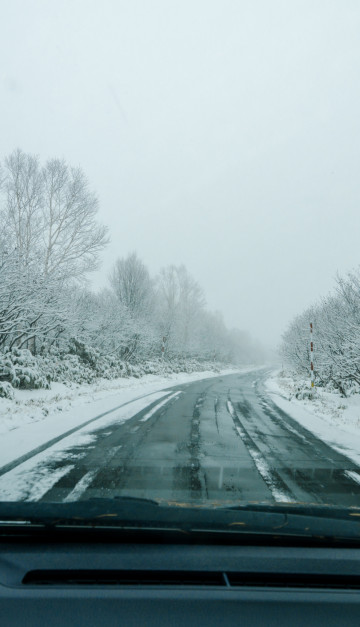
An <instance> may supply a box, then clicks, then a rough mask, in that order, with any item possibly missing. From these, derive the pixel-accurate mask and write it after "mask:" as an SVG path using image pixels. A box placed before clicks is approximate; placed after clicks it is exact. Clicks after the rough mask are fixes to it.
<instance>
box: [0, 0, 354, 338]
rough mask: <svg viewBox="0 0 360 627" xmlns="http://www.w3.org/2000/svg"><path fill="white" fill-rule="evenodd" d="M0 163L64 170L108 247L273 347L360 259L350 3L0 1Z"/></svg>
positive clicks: (110, 257) (107, 258)
mask: <svg viewBox="0 0 360 627" xmlns="http://www.w3.org/2000/svg"><path fill="white" fill-rule="evenodd" d="M0 9H1V37H0V146H1V151H0V158H1V159H3V157H4V156H5V155H7V154H8V153H9V152H11V151H12V150H14V149H15V148H17V147H20V148H22V149H23V150H24V151H25V152H30V153H35V154H38V155H39V157H40V158H41V160H42V161H45V160H46V159H47V158H48V157H52V156H55V157H63V158H65V159H66V160H67V161H68V162H69V163H70V164H72V165H80V166H81V167H82V168H83V169H84V171H85V173H86V175H87V176H88V178H89V179H90V181H91V184H92V187H93V189H94V190H95V191H96V192H97V194H98V196H99V199H100V212H99V220H101V221H102V222H103V223H105V224H107V225H109V227H110V234H111V243H110V245H109V246H108V248H107V250H106V252H105V253H104V255H103V264H102V270H101V272H99V273H97V274H96V275H95V276H94V285H95V286H96V287H100V286H101V285H102V284H105V282H106V277H107V275H108V272H109V270H110V267H111V265H112V263H113V262H114V260H115V258H116V257H118V256H125V255H127V254H128V253H129V252H131V251H133V250H136V251H137V252H138V254H139V256H140V258H141V259H142V260H143V261H144V262H145V263H146V264H147V265H148V267H149V269H150V271H151V273H152V274H155V273H156V272H157V271H158V270H159V269H160V267H162V266H164V265H167V264H169V263H175V264H180V263H184V264H185V265H186V266H187V268H188V270H189V271H190V273H191V274H192V275H193V276H194V277H195V278H196V279H197V280H198V281H199V282H200V284H201V285H202V286H203V287H204V290H205V293H206V298H207V303H208V306H209V307H210V308H211V309H218V310H221V311H222V312H223V314H224V318H225V321H226V323H227V324H228V325H230V326H237V327H239V328H241V329H245V330H248V331H250V333H251V334H252V335H253V336H254V337H255V338H259V339H260V340H262V341H265V342H267V343H269V344H276V343H278V341H279V339H280V335H281V333H282V331H283V330H285V327H286V325H287V323H288V322H289V321H290V320H291V318H292V317H293V316H294V315H295V314H297V313H301V312H302V311H303V309H304V308H305V307H307V306H308V305H310V304H312V303H313V302H314V301H316V300H317V299H318V298H319V297H321V296H323V295H326V293H327V292H328V291H329V289H331V288H332V286H333V283H334V277H335V275H336V273H337V272H338V271H339V272H340V273H344V272H346V271H348V270H351V269H353V268H354V267H357V266H358V264H359V262H360V246H359V239H360V238H359V235H360V179H359V153H360V141H359V139H360V115H359V111H360V38H359V32H360V3H359V2H358V0H353V1H351V0H339V1H337V2H333V1H331V0H323V1H320V0H309V1H306V0H300V1H294V2H292V1H291V0H284V1H280V0H271V1H270V0H264V1H260V0H249V1H242V0H233V1H232V0H190V1H189V0H155V1H153V0H126V1H120V0H101V1H100V0H99V1H98V2H97V1H95V0H93V1H91V0H71V1H68V0H61V1H60V0H59V1H58V2H55V1H54V2H53V1H51V0H43V1H40V0H22V1H18V0H11V2H10V1H5V0H0Z"/></svg>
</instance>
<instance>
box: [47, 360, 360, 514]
mask: <svg viewBox="0 0 360 627" xmlns="http://www.w3.org/2000/svg"><path fill="white" fill-rule="evenodd" d="M266 376H268V373H266V372H264V371H255V372H251V373H248V374H237V375H227V376H221V377H217V378H214V379H207V380H204V381H197V382H195V383H190V384H185V385H180V386H178V387H174V388H173V389H172V390H170V391H169V392H168V395H167V396H166V397H165V398H164V399H162V400H160V401H159V400H157V401H156V402H154V403H152V405H149V406H148V407H147V408H146V409H145V410H143V411H141V412H140V413H138V414H136V415H135V416H133V417H132V418H131V419H129V420H127V421H126V422H124V423H122V424H116V422H114V424H112V425H110V426H109V425H108V426H106V427H103V428H101V429H97V428H96V421H95V422H94V430H93V433H92V435H93V436H94V437H93V440H92V441H91V442H90V443H87V444H86V443H85V444H83V445H79V446H74V448H73V449H70V450H69V449H67V450H66V455H65V456H64V458H63V459H60V460H59V459H58V457H56V458H55V459H54V460H53V461H48V462H47V470H48V472H49V473H51V474H53V473H55V474H56V473H59V476H60V478H59V480H58V481H57V482H56V483H55V485H53V487H52V488H51V489H49V490H48V491H47V492H46V493H45V494H44V495H43V496H42V499H41V500H43V501H56V502H59V501H72V500H78V499H88V498H92V497H111V498H112V497H114V496H122V495H131V496H137V497H146V498H156V499H164V500H170V501H177V502H179V501H180V502H184V501H186V502H191V503H195V502H204V503H206V502H207V501H219V502H223V501H234V502H235V503H239V502H245V501H246V502H248V501H266V502H272V503H274V502H290V501H297V502H307V503H309V502H311V503H328V504H337V505H339V504H341V505H344V506H351V505H356V504H358V503H359V496H360V485H359V483H358V481H360V475H358V474H357V473H358V472H359V470H360V469H359V468H358V467H357V466H356V465H355V464H354V463H353V462H351V461H350V460H349V459H348V458H346V457H345V456H343V455H341V454H339V453H338V452H336V451H335V450H333V449H332V448H331V447H329V446H328V445H326V444H324V443H323V442H322V441H320V440H319V439H317V438H316V437H315V436H314V435H312V434H311V433H310V432H309V431H307V430H306V429H304V428H303V427H301V426H300V425H299V424H298V423H297V422H295V421H294V420H293V419H291V418H290V417H289V416H287V415H286V414H284V413H283V412H282V411H281V410H280V409H279V408H277V407H276V405H274V403H273V402H272V401H271V399H270V398H269V397H268V396H267V394H266V392H265V389H264V379H265V378H266ZM69 459H72V460H75V463H74V462H73V465H72V467H71V469H70V470H69V471H68V472H66V474H64V475H63V476H61V474H62V472H61V470H62V467H64V468H66V467H69V466H68V465H69Z"/></svg>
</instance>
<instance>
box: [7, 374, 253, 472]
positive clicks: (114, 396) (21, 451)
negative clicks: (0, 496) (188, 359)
mask: <svg viewBox="0 0 360 627" xmlns="http://www.w3.org/2000/svg"><path fill="white" fill-rule="evenodd" d="M253 369H255V368H254V367H248V368H241V369H233V370H230V369H227V370H222V371H220V372H219V373H215V372H197V373H191V374H185V373H181V374H172V375H168V376H159V375H146V376H144V377H142V378H141V379H135V378H129V379H116V380H113V381H108V380H99V381H97V382H96V383H93V384H90V385H89V384H86V385H74V386H72V387H69V386H65V385H63V384H60V383H53V384H52V389H51V390H43V389H41V390H16V392H15V400H13V401H11V400H7V399H0V470H1V468H4V466H6V465H8V464H9V463H11V462H12V461H14V460H16V459H18V458H19V457H21V456H23V455H26V454H27V453H28V452H29V451H32V450H34V449H36V448H37V447H39V446H41V445H44V444H45V443H47V442H49V441H51V440H53V439H55V438H58V437H59V436H61V435H62V434H64V433H66V432H68V431H71V430H72V429H76V428H77V427H80V426H81V425H83V424H84V423H86V422H88V421H89V420H92V419H93V418H95V417H97V416H100V415H102V414H107V412H111V413H109V414H107V415H105V416H104V417H103V418H101V419H100V420H101V421H102V422H101V425H100V423H99V426H102V423H103V422H104V421H105V420H112V421H114V419H116V420H117V421H121V422H122V421H123V420H127V419H129V418H131V417H132V416H133V415H135V414H136V413H138V412H139V411H141V409H143V408H145V407H146V406H147V405H150V404H151V403H153V402H154V401H155V400H157V399H158V398H159V399H160V398H162V397H163V396H165V395H166V394H168V393H169V391H171V389H172V387H173V386H176V385H179V384H183V383H187V382H189V383H190V382H191V381H197V380H200V379H206V378H211V377H214V376H217V374H231V373H232V372H248V371H250V370H253ZM162 390H167V391H166V392H161V391H162ZM135 401H137V402H135ZM125 403H126V404H127V405H125V407H121V406H124V404H125ZM114 408H118V410H117V411H116V412H114V413H113V412H112V410H113V409H114ZM83 434H84V430H82V435H83ZM78 437H80V434H78ZM62 446H64V442H63V444H62Z"/></svg>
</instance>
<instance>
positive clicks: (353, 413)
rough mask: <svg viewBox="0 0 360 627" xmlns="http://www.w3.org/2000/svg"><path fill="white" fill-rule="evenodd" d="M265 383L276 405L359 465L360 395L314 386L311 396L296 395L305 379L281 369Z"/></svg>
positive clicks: (304, 384)
mask: <svg viewBox="0 0 360 627" xmlns="http://www.w3.org/2000/svg"><path fill="white" fill-rule="evenodd" d="M265 385H266V389H267V391H268V393H269V394H270V396H271V398H272V400H273V401H274V403H275V404H276V405H277V406H278V407H280V409H282V410H283V411H284V412H286V413H287V414H289V416H291V417H292V418H293V419H294V420H296V421H297V422H299V423H300V424H301V425H302V426H303V427H305V428H306V429H308V430H309V431H311V432H312V433H314V435H316V436H317V437H318V438H320V439H321V440H323V441H324V442H326V443H327V444H329V445H330V446H332V448H334V449H335V450H337V451H338V452H339V453H342V454H343V455H345V456H347V457H348V458H349V459H351V460H352V461H353V462H355V463H356V464H358V465H359V466H360V395H354V396H351V397H349V398H343V397H341V396H340V395H339V394H336V393H333V392H332V393H330V392H325V391H323V390H322V389H317V390H316V391H315V394H314V398H313V399H310V398H303V399H297V398H296V396H295V394H296V392H297V390H298V389H299V388H300V389H303V388H304V387H305V386H306V385H307V386H309V382H308V381H307V382H305V381H297V382H295V381H294V379H293V378H291V377H289V376H286V375H285V374H284V373H283V372H281V371H277V372H275V373H273V375H272V376H271V377H270V378H269V379H267V381H266V384H265Z"/></svg>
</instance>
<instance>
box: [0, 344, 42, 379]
mask: <svg viewBox="0 0 360 627" xmlns="http://www.w3.org/2000/svg"><path fill="white" fill-rule="evenodd" d="M0 381H4V382H8V383H10V384H11V385H12V387H17V388H27V389H34V388H48V387H50V379H49V378H48V377H46V375H45V373H44V372H43V371H42V369H41V367H40V364H39V361H38V360H37V358H36V357H34V355H32V354H31V352H30V351H29V350H28V349H26V348H21V349H20V348H12V350H9V351H7V352H6V353H0Z"/></svg>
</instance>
